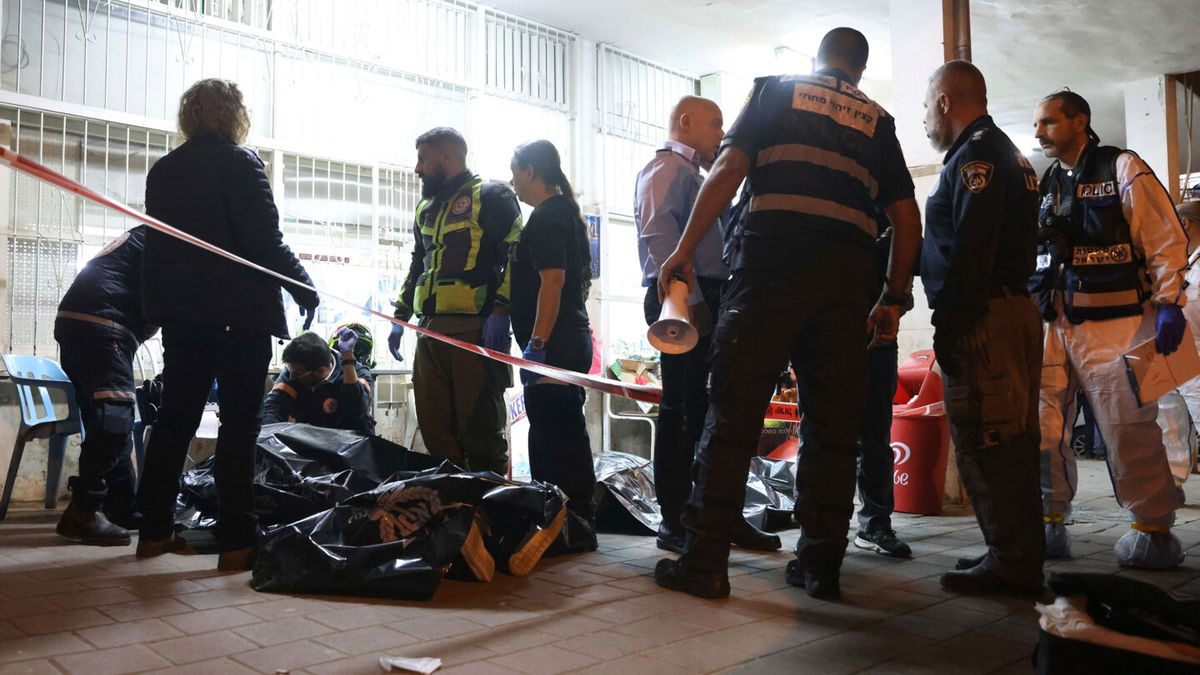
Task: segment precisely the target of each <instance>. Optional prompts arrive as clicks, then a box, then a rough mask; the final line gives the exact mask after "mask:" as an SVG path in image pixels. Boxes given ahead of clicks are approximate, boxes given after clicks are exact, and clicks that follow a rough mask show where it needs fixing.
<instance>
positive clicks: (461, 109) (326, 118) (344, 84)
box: [275, 47, 469, 163]
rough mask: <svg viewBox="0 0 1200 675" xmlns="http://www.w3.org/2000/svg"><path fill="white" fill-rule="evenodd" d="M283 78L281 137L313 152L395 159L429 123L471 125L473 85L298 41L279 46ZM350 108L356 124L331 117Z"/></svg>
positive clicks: (405, 154) (402, 155) (408, 151)
mask: <svg viewBox="0 0 1200 675" xmlns="http://www.w3.org/2000/svg"><path fill="white" fill-rule="evenodd" d="M278 77H279V79H280V86H278V88H277V90H278V92H279V99H278V100H277V101H276V105H277V106H278V107H279V110H280V111H281V114H280V116H279V124H278V128H277V129H276V130H275V135H276V138H277V139H278V140H279V141H280V142H281V143H282V144H284V145H285V146H288V147H289V148H292V147H295V148H303V150H304V151H305V152H306V153H311V154H315V155H323V156H327V157H339V158H347V157H353V158H366V159H368V160H373V161H376V162H379V163H383V162H388V163H395V162H396V161H397V160H399V159H401V158H409V157H413V155H414V154H415V153H414V150H413V139H415V138H416V137H417V136H418V135H419V134H420V133H422V132H424V131H426V130H428V129H429V128H431V127H434V126H452V127H455V128H459V129H464V128H466V125H467V114H468V113H467V110H468V107H469V106H468V90H467V89H466V88H465V87H463V86H460V85H457V84H452V83H447V82H444V81H442V80H437V79H430V78H427V77H419V76H414V75H410V74H408V73H404V72H401V71H396V70H389V69H385V68H382V67H379V66H374V65H371V64H364V63H362V62H359V61H353V60H350V59H346V58H342V57H335V56H330V55H328V54H322V53H315V52H310V51H307V50H303V49H299V48H293V47H283V48H281V49H280V59H279V73H278ZM347 109H352V110H354V115H355V119H354V123H353V124H338V123H332V121H333V120H340V119H343V118H344V117H345V114H346V110H347ZM364 130H376V131H373V132H370V133H368V132H364Z"/></svg>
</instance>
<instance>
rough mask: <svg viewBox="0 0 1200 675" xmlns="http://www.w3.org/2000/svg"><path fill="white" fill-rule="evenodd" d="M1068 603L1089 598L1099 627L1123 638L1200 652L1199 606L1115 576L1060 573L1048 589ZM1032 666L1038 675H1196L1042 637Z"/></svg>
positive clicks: (1188, 668) (1169, 663) (1193, 668)
mask: <svg viewBox="0 0 1200 675" xmlns="http://www.w3.org/2000/svg"><path fill="white" fill-rule="evenodd" d="M1048 585H1049V586H1050V588H1051V590H1053V591H1054V592H1055V593H1057V594H1058V595H1060V596H1064V597H1073V596H1085V597H1086V598H1087V614H1088V616H1089V617H1091V619H1092V620H1093V621H1094V622H1095V623H1096V625H1098V626H1101V627H1103V628H1107V629H1109V630H1113V631H1116V632H1118V633H1121V634H1123V635H1128V636H1133V637H1139V638H1146V639H1149V640H1158V641H1162V642H1172V643H1182V644H1184V645H1190V646H1192V647H1195V648H1198V649H1200V601H1198V600H1196V599H1185V598H1181V597H1179V596H1176V595H1173V594H1171V593H1169V592H1167V591H1165V590H1163V589H1161V588H1159V587H1157V586H1154V585H1153V584H1148V583H1146V582H1144V581H1138V580H1136V579H1131V578H1129V577H1124V576H1118V575H1114V574H1088V573H1060V572H1055V573H1053V574H1051V575H1050V580H1049V584H1048ZM1033 664H1034V666H1036V667H1037V670H1038V672H1039V673H1043V674H1045V675H1050V674H1055V675H1057V674H1058V673H1086V674H1087V675H1095V674H1097V673H1114V674H1115V673H1155V674H1161V675H1172V674H1174V673H1180V674H1182V673H1196V672H1198V671H1200V668H1198V667H1197V665H1196V664H1194V663H1186V662H1183V661H1179V660H1175V659H1167V658H1159V657H1156V656H1152V655H1149V654H1143V653H1141V652H1136V651H1130V650H1127V649H1122V648H1118V647H1114V646H1108V645H1103V644H1097V643H1095V642H1089V641H1084V640H1075V639H1070V638H1067V637H1063V636H1060V635H1054V634H1052V633H1049V632H1047V631H1045V630H1042V631H1040V636H1039V639H1038V645H1037V648H1036V651H1035V652H1034V654H1033Z"/></svg>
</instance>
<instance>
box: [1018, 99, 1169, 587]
mask: <svg viewBox="0 0 1200 675" xmlns="http://www.w3.org/2000/svg"><path fill="white" fill-rule="evenodd" d="M1090 122H1091V107H1090V106H1089V105H1088V103H1087V101H1086V100H1084V98H1083V97H1082V96H1080V95H1079V94H1076V93H1074V92H1071V91H1065V90H1064V91H1059V92H1056V93H1054V94H1051V95H1050V96H1047V97H1046V98H1045V99H1043V100H1042V101H1041V103H1039V104H1038V107H1037V111H1036V113H1035V118H1034V127H1035V136H1036V137H1037V139H1038V142H1039V143H1040V144H1041V146H1042V151H1043V152H1044V153H1045V155H1046V156H1047V157H1050V158H1051V159H1054V160H1056V161H1055V162H1054V163H1053V164H1052V165H1051V166H1050V168H1049V169H1048V170H1047V171H1046V173H1045V174H1043V176H1042V179H1041V183H1040V185H1039V189H1040V192H1041V195H1042V204H1041V211H1040V213H1039V217H1038V238H1039V242H1038V265H1037V271H1036V272H1035V273H1034V276H1033V277H1032V279H1031V280H1030V291H1031V293H1032V294H1033V297H1034V298H1035V300H1037V301H1038V307H1039V310H1040V311H1041V312H1042V318H1043V319H1044V320H1045V321H1046V325H1045V347H1044V356H1043V361H1042V384H1041V405H1040V410H1039V415H1040V422H1041V428H1042V442H1041V449H1042V497H1043V513H1044V518H1045V533H1046V557H1047V558H1055V557H1069V556H1070V555H1071V545H1070V538H1069V536H1068V533H1067V529H1066V526H1065V518H1066V516H1067V515H1068V514H1069V513H1070V509H1071V500H1072V499H1073V498H1074V496H1075V490H1076V488H1077V485H1078V483H1077V474H1076V467H1075V455H1074V453H1073V452H1072V450H1071V447H1070V433H1069V432H1070V426H1071V424H1072V423H1073V422H1074V419H1075V404H1074V401H1075V394H1076V391H1077V390H1079V389H1082V390H1083V392H1084V394H1085V395H1086V396H1087V399H1088V403H1089V404H1090V405H1091V407H1092V410H1093V412H1094V413H1095V416H1096V421H1097V425H1098V427H1099V430H1100V434H1101V436H1102V437H1103V438H1104V442H1105V444H1106V445H1107V446H1108V456H1107V462H1108V469H1109V473H1110V475H1111V477H1112V481H1113V489H1114V491H1115V494H1116V497H1117V501H1118V502H1119V503H1120V504H1121V505H1122V506H1124V507H1125V508H1126V509H1128V510H1129V512H1130V515H1131V521H1132V522H1131V524H1130V529H1129V531H1128V532H1126V533H1125V534H1123V535H1122V536H1121V538H1120V539H1119V540H1118V541H1117V543H1116V544H1115V546H1114V547H1113V551H1114V553H1115V554H1116V558H1117V562H1118V563H1119V564H1121V565H1123V566H1128V567H1140V568H1146V569H1167V568H1171V567H1174V566H1176V565H1178V564H1179V563H1180V562H1182V561H1183V558H1184V553H1183V549H1182V546H1181V545H1180V542H1179V539H1178V538H1176V537H1175V536H1174V535H1173V534H1172V533H1171V526H1172V525H1173V524H1174V523H1175V510H1176V509H1177V508H1178V507H1179V506H1180V505H1181V499H1180V490H1179V488H1178V487H1177V486H1176V485H1175V481H1174V480H1173V479H1172V477H1171V469H1170V466H1169V465H1168V463H1167V457H1166V453H1165V452H1164V449H1163V440H1162V432H1161V431H1160V430H1159V427H1158V424H1157V423H1156V421H1155V418H1156V417H1157V415H1158V406H1157V404H1149V405H1145V406H1141V407H1139V406H1138V402H1137V399H1136V397H1135V396H1134V393H1133V389H1132V387H1131V386H1130V384H1129V381H1128V378H1127V376H1126V374H1125V368H1124V363H1123V360H1122V359H1121V355H1122V354H1123V353H1125V352H1127V351H1129V349H1130V348H1132V347H1134V346H1135V345H1137V344H1140V343H1142V342H1144V341H1146V340H1147V339H1150V338H1154V339H1155V347H1156V349H1157V351H1158V352H1159V353H1162V354H1169V353H1171V352H1173V351H1175V350H1176V349H1177V348H1178V347H1179V343H1180V341H1181V340H1182V338H1183V334H1184V329H1185V327H1186V325H1187V322H1186V319H1185V318H1184V315H1183V305H1184V304H1186V302H1187V299H1186V297H1185V295H1184V278H1183V277H1184V274H1183V272H1184V268H1185V267H1186V265H1187V235H1186V234H1185V233H1184V231H1183V227H1182V225H1181V224H1180V222H1179V218H1178V217H1177V216H1176V215H1175V208H1174V205H1173V204H1172V202H1171V198H1170V197H1169V196H1168V194H1167V192H1166V190H1165V189H1163V186H1162V184H1161V183H1159V182H1158V179H1157V178H1155V176H1154V172H1153V171H1151V169H1150V167H1149V166H1148V165H1147V164H1146V163H1145V162H1144V161H1142V159H1141V158H1139V157H1138V156H1137V155H1136V154H1135V153H1133V152H1131V151H1129V150H1123V149H1121V148H1116V147H1111V146H1102V145H1100V138H1099V137H1098V136H1097V135H1096V133H1095V132H1094V131H1092V127H1091V124H1090Z"/></svg>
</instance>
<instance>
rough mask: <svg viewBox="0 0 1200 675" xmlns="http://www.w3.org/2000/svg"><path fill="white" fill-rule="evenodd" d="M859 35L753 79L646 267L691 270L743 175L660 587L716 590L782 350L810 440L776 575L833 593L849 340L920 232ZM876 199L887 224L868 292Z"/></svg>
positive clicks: (888, 313)
mask: <svg viewBox="0 0 1200 675" xmlns="http://www.w3.org/2000/svg"><path fill="white" fill-rule="evenodd" d="M867 50H868V48H867V41H866V38H864V37H863V35H862V33H860V32H858V31H856V30H854V29H851V28H837V29H834V30H832V31H830V32H829V33H828V34H827V35H826V36H825V38H824V39H823V40H822V42H821V46H820V49H819V50H818V52H817V71H816V72H815V73H812V74H811V75H786V76H778V77H762V78H759V79H757V80H755V83H754V88H753V89H752V90H751V92H750V96H749V97H748V98H747V102H746V106H745V107H744V108H743V109H742V112H741V114H740V115H739V116H738V119H737V121H736V122H734V123H733V125H732V127H731V128H730V130H729V135H728V136H727V137H725V139H724V141H723V143H722V147H721V152H720V157H719V158H718V159H717V160H716V162H715V163H714V165H713V170H712V173H711V174H710V175H709V176H708V178H707V180H705V182H704V185H703V187H702V188H701V189H700V192H699V194H698V195H697V197H696V203H695V206H694V208H693V209H692V210H691V213H690V216H689V218H688V223H687V226H686V228H685V229H684V233H683V235H682V236H681V237H680V239H679V244H678V246H677V247H676V249H675V251H674V252H673V253H671V255H670V256H669V257H668V258H667V260H666V261H665V262H664V263H663V264H662V266H661V267H660V269H659V274H658V280H659V285H660V287H661V288H662V292H661V294H660V297H664V298H665V297H668V295H669V281H670V280H671V279H672V278H673V277H674V275H676V274H682V275H684V276H685V277H686V278H687V280H688V282H689V285H690V286H692V287H694V286H698V285H699V281H698V280H697V281H693V280H696V279H697V277H699V276H703V273H702V272H700V271H699V269H698V260H697V259H696V254H697V253H698V251H699V250H700V246H699V245H700V243H701V242H702V241H703V239H704V237H705V236H706V235H708V234H710V233H711V231H712V223H713V222H714V221H715V220H717V218H718V216H719V214H720V213H721V211H722V209H724V208H725V206H726V205H727V204H728V203H729V200H730V199H732V198H733V195H734V194H735V193H736V192H737V189H738V186H739V185H740V184H741V183H742V180H743V179H748V193H749V195H750V201H749V204H748V210H747V212H746V218H745V221H744V222H743V223H741V224H739V228H738V232H737V241H736V242H735V244H736V245H735V246H734V247H733V250H734V251H735V252H734V255H733V256H732V257H731V260H730V264H731V268H732V270H733V277H732V279H731V281H730V282H729V283H730V287H729V288H728V289H727V291H726V293H725V297H724V306H723V307H722V310H721V313H720V314H719V315H718V316H717V320H716V322H715V328H714V330H713V352H712V373H711V377H710V385H709V391H710V396H709V410H708V416H707V417H706V419H705V428H704V433H703V434H702V436H701V439H700V443H699V445H698V446H697V447H696V459H695V463H694V464H695V466H694V472H695V473H694V475H695V487H694V488H693V490H692V493H691V495H690V497H689V498H688V501H687V503H686V505H685V506H684V508H683V513H682V515H681V522H682V523H683V524H684V525H685V526H686V528H687V530H688V536H687V539H686V542H685V544H684V552H683V554H682V556H681V557H680V558H678V559H676V560H660V561H659V562H658V565H657V566H656V567H655V570H654V579H655V581H656V582H657V583H658V585H660V586H662V587H664V588H668V589H671V590H677V591H684V592H686V593H690V594H692V595H696V596H699V597H704V598H720V597H725V596H727V595H729V576H728V574H729V570H728V560H729V541H730V539H731V538H732V537H731V534H732V533H733V532H735V531H737V529H738V528H739V527H740V526H741V523H742V522H743V519H742V518H741V507H742V504H743V501H744V499H745V490H746V487H745V481H746V472H747V471H748V470H749V467H750V459H751V458H752V457H753V456H754V455H755V454H757V447H758V443H757V441H758V435H759V432H760V430H761V429H762V421H763V413H764V411H765V410H766V407H767V404H768V403H769V401H770V398H771V393H772V391H773V390H774V387H775V382H776V378H777V377H778V375H779V371H780V370H782V369H783V366H784V364H785V363H787V362H788V361H789V360H790V361H791V363H792V366H793V367H794V368H795V369H796V371H797V375H799V376H800V378H801V381H802V382H803V385H802V386H801V387H800V388H799V391H798V394H799V399H800V405H801V406H802V407H803V409H804V411H805V415H806V417H807V418H808V420H809V421H810V423H811V426H812V429H813V445H812V447H811V448H809V447H807V445H808V444H807V443H806V447H805V452H804V453H803V455H801V457H800V458H799V459H798V460H797V463H796V493H797V499H796V507H795V511H794V515H795V517H796V520H797V521H798V522H799V524H800V527H801V529H802V534H801V536H800V540H799V541H798V542H797V544H796V559H795V560H793V561H791V563H790V564H789V565H788V567H787V573H786V577H785V578H786V579H787V581H788V583H790V584H792V585H795V586H803V587H804V590H805V591H806V592H807V593H808V594H809V595H810V596H813V597H816V598H834V597H837V596H838V595H840V592H841V591H840V586H839V573H840V569H841V563H842V557H843V556H844V555H845V551H846V544H847V541H846V534H847V530H848V525H849V522H850V517H851V515H852V513H853V511H854V505H853V499H854V485H855V464H856V461H857V456H858V428H859V415H860V411H861V410H862V407H863V402H864V400H865V398H866V383H867V358H866V357H867V354H866V350H864V349H863V342H864V340H865V339H866V338H867V336H868V333H869V334H871V336H872V337H871V339H872V342H873V343H874V344H876V345H881V344H884V343H886V342H890V341H894V340H895V339H896V332H897V330H898V327H899V323H900V307H899V305H901V304H903V303H904V299H903V298H902V297H900V296H901V295H902V294H903V293H904V291H905V290H906V289H908V287H909V284H910V282H911V276H912V269H913V263H914V261H915V260H916V254H917V249H918V248H919V246H920V240H921V223H920V213H919V212H918V210H917V204H916V201H915V200H914V199H913V183H912V178H911V177H910V176H909V173H908V169H907V167H906V166H905V162H904V156H903V153H901V151H900V145H899V143H898V142H897V141H896V130H895V121H894V120H893V119H892V117H891V116H890V115H889V114H888V113H887V111H886V110H884V109H883V108H882V107H880V106H879V105H877V104H876V103H875V102H873V101H872V100H871V99H870V98H868V97H867V96H866V95H865V94H863V93H862V92H861V91H859V90H858V88H857V86H856V85H857V84H858V82H859V80H860V79H861V78H862V74H863V70H865V69H866V64H867ZM879 210H882V211H883V212H884V213H885V214H886V215H887V217H888V220H889V222H890V223H891V225H892V227H893V228H894V232H895V236H894V238H893V242H892V250H891V257H890V261H889V266H888V279H887V282H886V283H885V284H884V293H883V295H881V296H878V300H876V299H875V298H872V297H871V296H872V293H871V290H872V287H873V286H874V285H875V279H876V277H877V271H876V269H875V261H874V259H873V254H872V246H873V242H874V240H875V237H876V235H877V234H878V228H877V225H876V221H875V219H874V214H875V213H876V212H877V211H879ZM872 302H874V303H875V304H874V307H872Z"/></svg>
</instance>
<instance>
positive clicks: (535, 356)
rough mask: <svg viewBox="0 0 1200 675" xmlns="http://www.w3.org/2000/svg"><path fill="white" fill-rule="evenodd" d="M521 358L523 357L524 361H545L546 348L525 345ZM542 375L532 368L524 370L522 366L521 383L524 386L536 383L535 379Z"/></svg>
mask: <svg viewBox="0 0 1200 675" xmlns="http://www.w3.org/2000/svg"><path fill="white" fill-rule="evenodd" d="M521 358H523V359H525V360H526V361H533V362H534V363H545V362H546V350H545V349H534V348H533V347H526V348H525V351H523V352H521ZM542 377H543V376H542V375H539V374H538V373H535V372H533V371H532V370H525V369H524V368H522V369H521V384H523V385H525V386H526V387H528V386H531V385H535V384H537V381H538V380H540V379H541V378H542Z"/></svg>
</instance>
